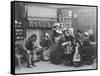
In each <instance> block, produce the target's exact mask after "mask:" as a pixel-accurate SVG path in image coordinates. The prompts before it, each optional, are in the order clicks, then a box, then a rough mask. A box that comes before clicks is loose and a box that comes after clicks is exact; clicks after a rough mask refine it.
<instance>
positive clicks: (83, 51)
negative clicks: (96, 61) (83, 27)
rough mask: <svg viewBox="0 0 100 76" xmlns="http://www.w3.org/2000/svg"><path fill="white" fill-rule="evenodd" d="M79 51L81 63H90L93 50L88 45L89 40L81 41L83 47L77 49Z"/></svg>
mask: <svg viewBox="0 0 100 76" xmlns="http://www.w3.org/2000/svg"><path fill="white" fill-rule="evenodd" d="M79 51H80V52H79V53H80V56H81V62H82V63H84V62H85V63H90V62H92V55H93V48H92V46H91V45H90V42H89V39H85V40H84V41H83V45H82V46H80V47H79Z"/></svg>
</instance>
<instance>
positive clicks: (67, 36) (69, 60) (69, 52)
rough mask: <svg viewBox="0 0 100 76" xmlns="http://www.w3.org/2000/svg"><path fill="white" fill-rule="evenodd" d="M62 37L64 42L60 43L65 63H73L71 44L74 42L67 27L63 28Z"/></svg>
mask: <svg viewBox="0 0 100 76" xmlns="http://www.w3.org/2000/svg"><path fill="white" fill-rule="evenodd" d="M64 38H65V42H64V43H62V46H63V47H64V50H65V52H64V54H65V55H64V57H65V62H66V63H65V64H66V65H71V64H72V63H73V49H72V46H73V44H74V37H73V36H72V35H71V34H70V31H69V29H67V28H66V29H65V30H64Z"/></svg>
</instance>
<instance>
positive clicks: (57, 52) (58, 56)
mask: <svg viewBox="0 0 100 76" xmlns="http://www.w3.org/2000/svg"><path fill="white" fill-rule="evenodd" d="M64 41H65V38H64V37H61V38H60V39H59V41H58V44H57V46H56V47H55V49H54V50H53V52H52V53H51V56H50V60H51V62H52V63H54V64H60V63H62V60H63V59H62V56H63V54H64V48H63V47H62V45H61V44H62V43H63V42H64Z"/></svg>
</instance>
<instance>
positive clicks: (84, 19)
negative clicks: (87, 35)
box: [73, 7, 96, 32]
mask: <svg viewBox="0 0 100 76" xmlns="http://www.w3.org/2000/svg"><path fill="white" fill-rule="evenodd" d="M76 13H77V18H76V19H75V18H73V27H74V28H75V30H76V29H81V30H82V31H83V32H85V31H87V30H88V29H93V30H94V31H96V8H95V7H82V8H78V9H73V14H76Z"/></svg>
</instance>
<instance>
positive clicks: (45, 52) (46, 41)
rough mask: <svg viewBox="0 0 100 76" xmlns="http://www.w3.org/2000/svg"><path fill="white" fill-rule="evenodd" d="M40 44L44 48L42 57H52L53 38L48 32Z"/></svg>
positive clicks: (46, 58) (47, 58)
mask: <svg viewBox="0 0 100 76" xmlns="http://www.w3.org/2000/svg"><path fill="white" fill-rule="evenodd" d="M40 45H41V46H42V48H43V52H42V59H43V60H46V61H47V60H49V59H50V49H51V40H50V36H49V34H48V33H45V35H44V39H43V40H42V41H41V42H40Z"/></svg>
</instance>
